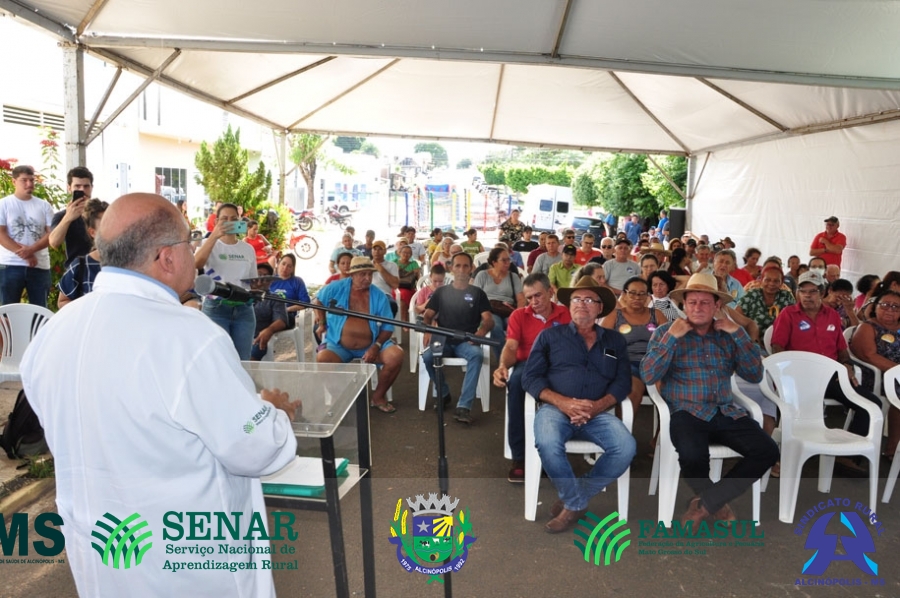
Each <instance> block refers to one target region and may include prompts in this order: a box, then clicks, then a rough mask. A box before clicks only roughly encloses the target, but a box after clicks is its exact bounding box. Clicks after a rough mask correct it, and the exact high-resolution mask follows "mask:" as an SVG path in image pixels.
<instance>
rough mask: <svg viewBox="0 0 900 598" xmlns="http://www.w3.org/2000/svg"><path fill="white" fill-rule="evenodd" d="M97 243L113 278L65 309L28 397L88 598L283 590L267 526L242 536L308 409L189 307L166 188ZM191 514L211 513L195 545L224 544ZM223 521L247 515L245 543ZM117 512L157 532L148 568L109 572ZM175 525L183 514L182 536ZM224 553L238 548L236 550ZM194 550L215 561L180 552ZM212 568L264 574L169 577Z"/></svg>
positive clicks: (38, 341)
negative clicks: (248, 365) (261, 386)
mask: <svg viewBox="0 0 900 598" xmlns="http://www.w3.org/2000/svg"><path fill="white" fill-rule="evenodd" d="M96 243H97V248H98V249H99V251H100V261H101V263H102V264H103V271H102V272H101V273H100V274H99V275H98V276H97V279H96V281H95V283H94V291H93V292H92V293H91V294H89V295H86V296H84V297H82V298H81V299H79V300H77V301H74V302H72V304H71V305H70V306H69V307H67V308H66V310H65V311H63V312H60V313H59V314H57V315H56V316H54V317H53V318H52V319H51V320H50V322H49V323H48V324H47V325H46V326H45V327H44V328H43V329H42V330H41V331H40V333H39V334H38V335H37V336H36V337H35V339H34V340H33V342H32V343H31V345H30V346H29V348H28V351H27V352H26V354H25V357H24V359H23V362H22V380H23V385H24V387H25V391H26V393H27V395H28V398H29V401H30V402H31V404H32V406H33V407H34V410H35V412H36V413H37V415H38V417H39V418H40V420H41V423H42V424H43V426H44V430H45V433H46V437H47V442H48V444H49V445H50V449H51V451H52V452H53V455H54V457H55V466H56V484H57V499H56V502H57V506H58V509H59V514H60V515H61V516H62V518H63V521H64V524H63V526H62V531H63V533H64V535H65V539H66V552H67V558H68V561H69V565H70V566H71V568H72V573H73V575H74V578H75V583H76V586H77V588H78V593H79V594H80V595H81V596H115V597H120V596H190V595H201V594H202V595H206V596H217V597H225V596H247V597H254V598H255V597H257V596H273V595H274V593H275V590H274V586H273V582H272V575H271V571H270V570H265V569H262V566H261V563H262V561H263V560H267V559H271V558H272V557H273V556H274V555H269V554H265V553H264V554H254V552H255V550H259V549H260V548H263V549H265V548H264V547H268V546H269V545H270V542H269V541H268V540H267V539H262V540H261V539H259V536H260V535H261V534H259V533H254V534H253V539H248V540H244V539H243V538H244V536H245V535H246V533H247V528H248V526H249V524H250V520H251V518H252V517H253V513H254V512H258V513H260V514H261V515H262V521H265V519H266V515H265V505H264V503H263V497H262V488H261V485H260V481H259V476H261V475H265V474H269V473H272V472H275V471H277V470H278V469H280V468H282V467H283V466H285V465H286V464H288V463H289V462H290V461H291V460H292V459H293V458H294V454H295V452H296V439H295V437H294V434H293V431H292V429H291V424H290V421H289V416H288V415H286V413H288V414H291V416H292V414H293V412H294V410H295V409H296V408H297V407H298V406H299V403H298V402H293V403H292V402H290V401H289V399H288V397H287V395H286V394H284V393H280V392H277V391H274V392H270V391H266V390H264V391H263V392H262V397H263V399H265V400H264V401H263V400H260V399H259V398H258V397H257V394H256V390H255V387H254V384H253V381H252V380H251V379H250V377H249V376H248V375H247V373H246V372H245V371H244V370H243V368H242V367H241V364H240V361H239V358H238V354H237V352H236V351H235V349H234V345H233V343H232V342H231V339H230V338H229V337H228V335H227V334H226V333H225V332H224V331H223V330H222V329H221V328H220V327H218V326H216V325H215V324H214V323H213V322H212V321H210V319H209V318H207V317H205V316H204V315H203V314H201V313H200V312H198V311H197V310H194V309H187V308H184V307H182V306H181V305H180V304H179V302H178V296H179V295H180V294H181V293H183V292H185V291H187V290H188V289H190V288H191V287H192V286H193V281H194V274H195V273H196V270H195V269H194V258H193V255H192V254H191V248H190V231H189V230H188V226H187V223H186V222H185V221H184V217H183V216H181V214H179V212H178V209H177V208H176V207H175V206H174V205H173V204H171V203H170V202H168V201H167V200H166V199H165V198H163V197H161V196H158V195H151V194H130V195H125V196H123V197H121V198H119V199H118V200H116V201H115V202H113V203H112V204H111V205H110V207H109V210H107V212H106V214H105V216H104V218H103V221H102V223H101V225H100V230H99V233H98V235H97V239H96ZM171 512H174V513H175V514H176V515H172V514H171ZM187 512H195V513H196V512H200V513H206V512H209V513H211V521H210V522H209V524H206V525H204V526H201V527H199V528H197V529H195V530H193V536H194V538H198V537H202V536H204V535H205V533H204V532H207V533H209V532H211V533H210V534H209V536H208V537H209V538H210V540H209V541H204V540H202V539H191V538H190V537H189V534H190V533H191V529H190V527H189V516H188V514H187ZM215 512H224V513H229V514H232V513H242V516H241V518H240V528H241V532H240V536H239V537H238V539H237V540H234V539H232V538H231V537H230V535H229V534H225V535H226V536H227V537H226V538H225V539H223V540H221V541H212V538H215V537H216V536H217V535H218V534H217V532H218V530H217V529H216V516H215V515H214V514H212V513H215ZM107 513H108V514H110V515H112V516H113V517H115V518H117V519H118V520H124V519H125V518H127V517H129V516H131V515H132V514H134V513H137V514H139V516H140V517H139V518H138V519H137V520H135V521H134V522H133V523H132V524H131V525H132V527H134V526H135V525H137V524H138V523H139V522H140V521H146V522H147V524H148V527H147V528H146V529H145V530H143V531H144V532H146V531H147V529H149V531H150V532H151V533H152V537H150V538H148V539H146V540H144V541H143V546H146V544H147V543H149V542H152V547H150V548H149V549H147V550H146V552H145V553H144V554H143V555H142V561H141V562H140V564H136V563H135V561H134V558H132V559H131V562H130V565H131V566H130V567H129V568H125V567H124V565H123V564H122V563H120V564H119V567H118V568H114V567H113V566H112V562H111V561H110V562H109V564H108V565H104V562H103V559H102V555H101V554H100V553H99V552H98V551H97V549H95V548H94V547H92V543H98V539H97V538H96V537H92V535H91V534H92V532H94V531H100V532H101V533H102V532H103V530H102V529H101V528H99V527H98V526H97V522H98V520H100V519H104V518H105V516H106V514H107ZM166 513H169V515H166ZM164 517H165V519H166V520H169V521H171V520H178V518H179V517H180V518H181V519H182V528H183V534H184V536H183V537H181V538H180V540H175V538H176V537H177V536H178V530H177V529H176V528H173V527H170V526H167V525H164ZM233 519H234V518H233V517H232V518H231V520H232V521H233ZM106 520H109V518H106ZM200 521H201V522H202V521H203V517H200ZM113 525H115V524H113ZM204 528H205V529H204ZM107 535H109V534H107ZM99 544H100V545H101V547H102V545H103V542H102V541H99ZM219 544H226V545H230V546H232V547H235V548H237V549H239V551H238V552H237V553H236V554H230V555H229V554H225V555H221V554H220V549H219ZM186 546H201V547H214V552H213V553H212V554H211V555H210V554H208V555H202V556H201V555H198V554H178V553H173V552H170V550H169V547H176V548H177V547H186ZM210 560H215V561H231V562H242V563H243V564H245V565H246V564H248V563H250V564H256V566H257V568H256V570H252V569H250V570H247V569H244V570H236V571H233V572H232V571H229V570H226V571H222V570H215V569H186V568H183V569H182V570H180V571H177V572H173V571H172V569H171V568H169V569H167V568H165V567H166V563H167V562H169V563H170V567H171V563H175V562H178V563H179V564H182V565H184V564H185V563H188V562H189V561H194V562H196V563H204V562H206V561H210Z"/></svg>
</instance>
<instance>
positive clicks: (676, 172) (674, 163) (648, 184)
mask: <svg viewBox="0 0 900 598" xmlns="http://www.w3.org/2000/svg"><path fill="white" fill-rule="evenodd" d="M654 160H656V163H657V164H659V166H660V168H662V169H663V170H665V171H666V174H668V175H669V178H671V179H672V180H673V181H674V182H675V184H676V185H678V187H679V188H680V189H681V190H682V191H685V190H686V187H687V165H688V162H687V158H685V157H684V156H661V157H659V158H654ZM641 183H643V185H644V188H645V189H647V191H648V192H649V193H650V195H652V196H653V197H655V198H656V203H657V204H658V209H661V210H664V209H667V208H669V207H671V206H677V207H684V198H683V197H681V195H680V194H679V193H678V191H676V190H675V189H674V188H673V187H672V185H670V184H669V181H667V180H666V177H664V176H663V175H662V173H661V172H660V171H659V170H658V169H657V168H656V167H655V166H653V164H650V165H649V167H648V168H647V172H645V173H644V174H642V175H641Z"/></svg>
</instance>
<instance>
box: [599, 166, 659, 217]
mask: <svg viewBox="0 0 900 598" xmlns="http://www.w3.org/2000/svg"><path fill="white" fill-rule="evenodd" d="M646 171H647V158H646V156H644V155H642V154H615V155H613V156H612V158H610V159H608V160H605V161H603V162H601V163H600V164H599V165H598V167H597V174H596V177H595V179H594V181H595V184H596V186H597V193H598V195H599V197H600V203H601V204H602V205H603V207H605V208H606V209H607V211H610V212H612V213H613V214H615V215H617V216H621V215H623V214H630V213H631V212H637V213H638V214H641V215H643V216H650V215H652V214H654V213H655V212H656V211H657V209H658V205H657V203H656V198H654V197H653V196H652V195H651V194H650V192H649V191H647V189H645V188H644V185H643V183H642V182H641V175H642V174H644V172H646Z"/></svg>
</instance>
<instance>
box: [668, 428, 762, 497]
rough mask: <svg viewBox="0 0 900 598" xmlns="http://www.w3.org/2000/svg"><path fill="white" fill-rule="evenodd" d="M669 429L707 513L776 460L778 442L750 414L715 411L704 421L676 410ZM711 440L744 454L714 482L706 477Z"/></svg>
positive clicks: (737, 493) (690, 483)
mask: <svg viewBox="0 0 900 598" xmlns="http://www.w3.org/2000/svg"><path fill="white" fill-rule="evenodd" d="M669 433H670V434H671V437H672V444H673V445H675V450H676V451H678V463H679V464H680V465H681V472H682V475H683V476H684V478H685V480H686V481H687V483H688V486H690V487H691V489H692V490H693V491H694V494H696V495H698V496H700V497H701V500H702V502H703V504H704V505H705V506H706V509H707V510H708V511H709V512H710V513H715V512H716V511H718V510H719V509H721V508H722V506H724V505H725V503H727V502H728V501H730V500H733V499H735V498H737V497H738V496H740V495H741V494H743V493H744V492H746V491H747V488H749V487H750V486H752V485H753V482H755V481H756V480H758V479H759V478H761V477H762V476H763V474H764V473H766V470H767V469H769V468H770V467H772V466H773V465H775V463H776V462H777V461H778V445H777V444H775V441H774V440H772V438H770V437H769V435H768V434H766V433H765V432H763V431H762V428H760V427H759V424H758V423H756V421H754V420H753V419H752V418H750V417H739V418H737V419H732V418H730V417H728V416H727V415H722V413H721V412H718V413H716V415H715V416H714V417H713V418H712V419H711V420H710V421H704V420H702V419H700V418H698V417H694V416H693V415H691V414H690V413H688V412H687V411H676V412H675V413H673V414H672V420H671V423H670V425H669ZM710 444H723V445H725V446H727V447H729V448H731V449H733V450H734V451H737V452H738V453H740V454H741V455H742V456H743V458H742V459H741V460H739V461H738V462H737V464H735V466H734V467H732V468H731V471H729V472H728V473H726V474H725V475H724V476H723V477H722V479H721V480H719V481H718V482H716V483H713V482H712V480H710V479H709V445H710Z"/></svg>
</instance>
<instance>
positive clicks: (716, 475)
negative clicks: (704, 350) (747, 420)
mask: <svg viewBox="0 0 900 598" xmlns="http://www.w3.org/2000/svg"><path fill="white" fill-rule="evenodd" d="M731 391H732V394H733V395H734V402H735V403H736V404H737V405H739V406H741V407H743V408H744V409H745V410H746V411H748V412H749V413H750V416H751V417H752V418H753V419H754V420H756V422H757V423H759V424H760V425H762V409H760V407H759V405H758V404H757V403H756V402H755V401H753V400H751V399H749V398H747V396H746V395H744V394H743V393H742V392H741V391H740V390H739V389H738V387H737V382H736V381H735V379H734V376H732V378H731ZM647 392H648V393H649V394H650V400H651V401H653V404H654V405H655V406H656V411H657V413H658V414H659V437H658V439H657V441H656V451H655V452H654V453H653V469H652V470H651V473H650V491H649V492H648V494H650V495H651V496H652V495H654V494H656V490H657V488H659V506H658V508H657V520H658V521H663V522H665V523H667V524H668V523H669V522H671V521H672V518H673V516H674V515H675V498H676V496H677V495H678V478H679V477H680V475H681V465H680V464H679V463H678V452H677V451H676V450H675V446H674V445H673V444H672V437H671V436H670V434H669V427H670V422H671V414H670V411H669V404H668V403H666V401H665V399H663V397H662V395H660V394H659V390H657V388H656V385H655V384H648V385H647ZM735 457H741V455H740V453H738V452H736V451H734V450H732V449H730V448H728V447H727V446H725V445H722V444H710V445H709V471H710V476H709V477H710V479H711V480H712V481H713V482H718V481H719V480H720V479H721V478H722V465H723V462H724V460H725V459H732V458H735ZM761 487H762V485H761V482H760V480H756V481H755V482H753V487H752V490H751V492H752V494H753V520H754V521H756V522H759V502H760V492H761Z"/></svg>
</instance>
